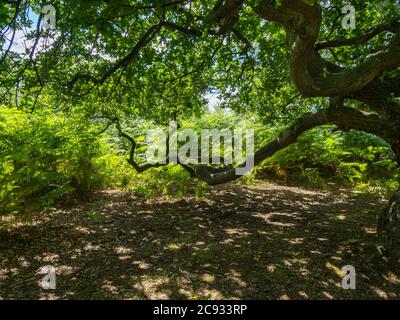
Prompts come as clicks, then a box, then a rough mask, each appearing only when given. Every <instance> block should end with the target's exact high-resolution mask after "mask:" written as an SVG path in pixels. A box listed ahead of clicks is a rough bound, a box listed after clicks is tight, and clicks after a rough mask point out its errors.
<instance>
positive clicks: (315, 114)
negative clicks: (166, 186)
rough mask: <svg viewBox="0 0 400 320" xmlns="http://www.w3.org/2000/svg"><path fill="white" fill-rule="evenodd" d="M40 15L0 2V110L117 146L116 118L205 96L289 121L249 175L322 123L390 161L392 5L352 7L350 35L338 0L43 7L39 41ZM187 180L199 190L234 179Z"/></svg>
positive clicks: (395, 84)
mask: <svg viewBox="0 0 400 320" xmlns="http://www.w3.org/2000/svg"><path fill="white" fill-rule="evenodd" d="M46 4H49V3H48V2H45V1H23V0H19V1H8V2H5V3H3V4H2V7H1V15H2V19H1V21H2V25H1V26H0V27H1V28H2V33H3V36H4V37H3V39H2V42H3V48H2V52H1V60H0V61H1V64H0V67H1V71H0V72H1V84H0V91H1V92H0V93H1V102H2V103H4V104H7V105H10V106H15V107H19V108H23V109H27V110H35V109H36V108H43V107H49V106H50V107H51V108H56V109H57V108H61V109H63V110H72V111H73V110H75V111H79V112H83V113H84V114H86V115H88V116H89V117H98V118H103V119H108V120H107V121H110V123H113V122H118V128H119V130H120V132H121V135H122V136H125V137H126V138H128V139H129V137H128V136H127V135H126V134H124V132H123V128H121V125H120V123H121V121H123V120H124V119H135V118H139V119H149V120H152V121H155V122H156V123H160V124H166V123H167V122H168V121H169V120H172V119H176V120H179V119H184V118H185V117H187V116H190V115H196V116H200V115H201V114H203V113H204V111H205V110H206V109H207V106H208V105H207V99H210V97H213V98H214V99H217V98H218V101H219V102H220V105H221V107H225V108H229V109H230V110H235V111H237V112H239V113H243V114H245V113H253V114H257V115H259V116H260V117H261V118H262V119H263V121H264V122H265V123H271V122H274V121H282V119H285V121H286V123H287V122H288V120H292V121H293V124H292V125H291V126H290V127H289V128H288V129H287V130H286V131H284V132H283V133H282V134H281V135H280V137H279V139H277V140H276V141H273V142H271V143H269V144H267V145H265V146H264V147H263V148H261V149H260V150H258V151H257V152H256V154H255V159H256V164H257V163H260V162H261V161H263V160H264V159H266V158H267V157H269V156H271V155H273V154H274V153H275V152H276V151H278V150H281V149H283V148H285V147H287V146H288V145H290V144H291V143H293V142H294V141H296V139H297V137H298V136H299V135H300V134H302V133H303V132H304V131H306V130H308V129H311V128H314V127H316V126H320V125H323V124H335V125H337V126H338V128H339V129H341V130H349V129H356V130H361V131H365V132H369V133H373V134H376V135H378V136H380V137H383V138H384V139H386V140H387V141H388V142H389V143H390V144H391V146H392V148H393V150H394V152H395V154H396V155H397V157H399V156H400V142H399V137H400V134H399V130H400V129H399V128H400V127H399V112H398V111H399V100H398V97H399V94H400V86H399V72H398V71H399V70H398V67H399V65H400V42H399V40H400V38H399V32H400V22H399V13H400V8H399V5H398V3H397V1H391V0H387V1H381V2H380V4H379V5H377V4H376V2H375V1H353V2H352V5H353V6H354V8H355V10H356V19H357V20H356V28H355V29H344V28H343V27H342V23H341V22H342V20H343V19H344V14H343V12H342V10H341V9H342V6H343V3H342V1H313V0H307V1H306V0H282V1H273V0H249V1H245V0H215V1H195V0H177V1H172V0H162V1H133V0H116V1H102V0H90V1H79V0H71V1H50V4H51V5H54V7H55V9H56V18H57V19H56V22H57V26H56V29H55V30H43V28H42V23H43V19H45V18H46V16H45V14H43V13H41V9H42V7H43V6H44V5H46ZM33 17H36V19H35V18H33ZM38 17H39V18H38ZM23 30H25V32H26V35H27V39H26V40H25V41H24V44H25V45H22V44H21V43H19V44H16V42H17V41H16V39H17V38H18V35H19V34H20V33H21V32H23ZM131 139H132V138H131ZM131 142H133V147H132V150H133V151H134V144H135V141H134V140H133V139H132V141H131ZM133 156H134V155H132V158H131V162H132V163H133V164H134V161H133V160H132V159H133ZM187 169H189V170H190V171H191V173H192V174H193V175H195V176H197V177H199V178H201V179H203V180H205V181H206V182H208V183H209V184H218V183H223V182H227V181H230V180H232V179H236V178H237V177H236V176H235V174H234V172H233V171H232V169H230V170H229V171H224V172H221V173H217V174H211V172H210V171H209V170H208V169H207V168H206V167H199V168H187Z"/></svg>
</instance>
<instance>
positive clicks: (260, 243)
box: [0, 0, 400, 299]
mask: <svg viewBox="0 0 400 320" xmlns="http://www.w3.org/2000/svg"><path fill="white" fill-rule="evenodd" d="M350 2H351V6H352V8H354V9H355V12H354V17H353V18H354V19H355V20H351V18H352V17H351V14H352V13H353V12H352V11H351V10H350V9H349V11H342V9H343V7H344V6H345V5H347V4H348V3H344V2H343V1H336V0H329V1H324V0H321V1H317V0H210V1H208V0H207V1H206V0H201V1H200V0H176V1H174V0H157V1H154V0H141V1H136V0H113V1H105V0H68V1H64V0H46V1H44V0H43V1H35V0H13V1H12V0H8V1H2V2H1V3H0V30H1V33H2V37H1V38H0V297H3V298H5V299H7V298H10V299H26V298H28V299H38V298H47V299H53V298H54V299H57V298H64V299H68V298H76V299H129V298H134V299H169V298H174V299H204V298H205V299H227V298H238V299H249V298H250V299H278V298H283V299H286V298H289V299H309V298H317V299H336V298H340V299H346V298H349V299H354V298H373V299H378V298H379V299H396V298H397V299H398V298H400V260H399V258H398V257H399V250H398V249H399V245H400V189H399V187H400V185H399V181H400V166H399V164H400V5H399V4H398V2H397V1H394V0H382V1H365V0H351V1H350ZM48 5H51V6H53V8H55V26H54V27H52V28H44V27H43V26H44V24H46V23H48V21H47V19H48V13H47V12H46V10H45V11H43V7H45V6H48ZM346 19H347V20H346ZM349 19H350V20H349ZM350 22H352V23H354V25H353V26H351V25H350V24H349V23H350ZM343 23H345V24H343ZM346 23H347V24H346ZM171 121H174V122H176V123H177V124H178V126H179V130H185V129H191V130H194V131H195V132H199V133H200V131H201V130H204V129H209V130H212V129H219V130H235V129H243V130H245V129H249V128H250V129H253V130H254V137H255V141H254V144H255V153H254V161H255V167H254V169H253V170H251V171H250V172H248V173H246V174H245V175H244V176H241V175H238V174H237V173H236V169H237V168H240V167H241V166H243V164H242V163H240V162H239V163H235V162H233V163H231V164H229V165H226V164H223V163H222V160H221V163H219V164H214V165H208V164H207V165H206V164H196V163H182V162H178V163H172V161H170V159H169V154H167V159H166V161H165V163H149V162H148V161H147V159H146V152H147V150H148V145H147V144H146V136H147V135H148V133H149V132H150V131H151V130H154V129H156V128H157V129H160V130H162V131H164V132H166V133H167V132H168V128H169V124H170V122H171ZM211 147H212V146H210V148H211ZM219 148H221V150H223V149H226V146H225V145H222V144H221V145H219ZM169 151H170V150H169V149H168V147H167V152H169ZM225 151H226V150H225ZM321 239H322V240H321ZM87 248H89V249H87ZM82 252H83V253H82ZM46 264H47V265H48V264H51V265H54V266H55V267H56V269H57V276H58V278H59V279H60V280H59V282H58V283H59V285H58V288H57V289H56V290H54V291H51V290H50V291H46V290H42V289H41V288H40V287H39V286H38V285H37V284H36V282H37V281H38V279H39V278H38V277H37V276H36V278H35V274H36V273H35V272H36V270H37V269H38V268H40V267H41V266H44V265H46ZM343 265H354V266H355V267H356V270H359V271H358V274H359V275H358V278H357V281H358V282H357V285H358V288H357V290H342V289H341V288H338V287H340V281H341V271H340V269H341V268H342V266H343ZM91 277H92V278H91ZM76 278H78V279H79V281H76ZM74 279H75V280H74ZM86 282H87V283H86ZM89 283H91V285H89ZM337 283H339V285H337ZM32 284H34V285H33V286H32ZM266 286H268V287H269V288H270V289H268V290H267V289H265V287H266ZM28 288H29V289H28ZM263 288H264V289H263Z"/></svg>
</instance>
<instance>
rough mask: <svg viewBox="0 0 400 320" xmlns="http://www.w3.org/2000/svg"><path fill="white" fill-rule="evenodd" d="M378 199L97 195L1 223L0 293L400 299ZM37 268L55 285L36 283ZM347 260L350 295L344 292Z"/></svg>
mask: <svg viewBox="0 0 400 320" xmlns="http://www.w3.org/2000/svg"><path fill="white" fill-rule="evenodd" d="M384 205H385V202H384V201H380V200H376V199H373V198H365V197H359V196H358V197H355V196H353V195H352V194H351V192H349V191H346V190H342V191H340V190H337V192H334V193H332V192H325V191H310V190H305V189H301V188H297V187H288V186H278V185H275V184H261V185H259V186H254V187H249V186H247V187H246V186H238V185H227V186H223V187H218V188H216V189H214V190H213V191H212V192H211V194H210V195H208V196H206V197H205V198H204V199H200V200H199V199H196V198H191V197H187V198H183V199H182V198H181V199H178V200H176V199H175V200H174V199H169V200H167V199H161V198H160V199H152V200H145V199H143V198H138V197H135V196H133V195H132V194H130V193H127V192H123V191H121V190H109V191H102V192H97V193H95V194H94V195H92V196H91V197H90V198H89V199H85V200H82V201H79V202H75V203H72V204H71V203H70V204H68V203H64V204H59V205H58V206H57V207H56V208H54V209H53V210H51V211H49V212H46V213H41V214H39V215H35V216H33V217H32V216H30V217H26V218H22V219H19V220H17V221H12V223H11V224H10V227H8V229H7V230H5V229H4V228H3V230H0V236H1V239H0V240H1V241H0V297H2V298H3V299H6V300H7V299H160V298H161V299H362V298H366V299H399V298H400V260H398V259H397V258H393V257H392V258H388V257H385V252H384V250H383V249H382V248H381V247H380V246H379V244H378V242H377V240H376V234H375V226H376V216H377V213H379V212H380V211H381V210H382V208H383V206H384ZM2 219H3V221H2V224H3V226H4V225H6V224H7V222H10V221H9V220H11V217H3V218H2ZM7 219H8V220H7ZM46 265H52V266H54V267H55V268H56V275H57V278H56V280H57V288H56V289H55V290H49V291H46V290H43V289H42V288H40V286H39V283H40V280H41V279H42V278H43V275H41V274H40V269H41V268H42V267H43V266H46ZM345 265H352V266H354V267H355V269H356V272H357V283H356V286H357V288H356V290H344V289H342V286H341V279H342V276H343V275H342V273H341V268H342V267H343V266H345Z"/></svg>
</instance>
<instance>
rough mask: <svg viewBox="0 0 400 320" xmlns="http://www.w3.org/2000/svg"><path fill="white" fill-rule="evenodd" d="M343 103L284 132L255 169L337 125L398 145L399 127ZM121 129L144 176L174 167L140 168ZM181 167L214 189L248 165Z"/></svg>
mask: <svg viewBox="0 0 400 320" xmlns="http://www.w3.org/2000/svg"><path fill="white" fill-rule="evenodd" d="M331 101H334V99H331ZM342 102H343V101H341V103H340V104H339V105H338V104H337V103H331V104H330V106H329V107H328V108H324V109H321V110H318V111H316V112H311V113H307V114H305V115H303V116H302V117H300V118H299V119H297V120H296V121H295V122H294V123H293V124H292V125H291V126H290V127H289V128H287V129H286V130H284V131H283V132H282V133H281V134H280V135H279V137H278V138H277V139H275V140H273V141H271V142H270V143H268V144H266V145H265V146H263V147H262V148H260V149H259V150H257V151H256V152H255V154H254V165H255V166H257V165H258V164H260V163H261V162H263V161H264V160H266V159H268V158H270V157H272V156H273V155H274V154H275V153H277V152H278V151H280V150H282V149H285V148H286V147H288V146H289V145H291V144H293V143H295V142H296V141H297V138H298V137H299V136H300V135H301V134H303V133H304V132H306V131H308V130H310V129H313V128H316V127H319V126H322V125H328V124H333V125H336V126H337V129H338V130H344V131H348V130H351V129H354V130H359V131H363V132H367V133H371V134H375V135H378V136H380V137H382V138H384V139H386V140H388V141H389V142H390V141H395V140H396V139H397V138H398V137H399V136H400V125H399V123H397V122H395V121H388V120H383V119H381V118H379V117H378V116H377V115H375V114H371V113H366V112H363V111H359V110H356V109H353V108H348V107H344V106H343V104H342ZM117 128H118V131H119V134H120V136H121V137H123V138H125V139H127V140H128V141H129V142H130V144H131V151H130V155H129V159H127V161H128V163H129V164H130V165H131V166H132V167H133V168H134V169H135V170H136V171H137V172H138V173H142V172H144V171H146V170H149V169H151V168H158V167H162V166H165V165H167V164H169V163H170V159H169V157H168V159H167V161H165V162H163V163H155V164H145V165H142V166H140V165H138V164H137V163H136V161H135V159H134V156H135V150H136V145H137V144H136V141H135V139H133V138H132V137H131V136H129V135H128V134H126V133H124V132H123V131H122V129H121V126H120V125H119V124H117ZM399 160H400V159H399ZM177 164H178V165H180V166H181V167H182V168H184V169H185V170H186V171H187V172H188V173H189V174H190V175H191V176H192V177H196V178H198V179H199V180H202V181H204V182H206V183H207V184H208V185H210V186H215V185H219V184H223V183H227V182H230V181H234V180H237V179H239V178H240V177H241V175H238V174H237V169H239V168H245V167H246V162H244V163H242V164H239V165H238V166H237V167H227V168H213V167H210V166H207V165H189V164H186V163H183V162H181V161H179V159H178V163H177Z"/></svg>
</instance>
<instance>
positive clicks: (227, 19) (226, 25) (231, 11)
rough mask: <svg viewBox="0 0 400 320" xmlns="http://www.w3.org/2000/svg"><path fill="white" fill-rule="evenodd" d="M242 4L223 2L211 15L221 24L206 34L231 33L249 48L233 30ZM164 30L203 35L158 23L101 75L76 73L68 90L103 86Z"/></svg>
mask: <svg viewBox="0 0 400 320" xmlns="http://www.w3.org/2000/svg"><path fill="white" fill-rule="evenodd" d="M243 3H244V0H230V1H227V2H226V3H225V2H224V3H223V4H222V5H221V6H220V7H217V8H216V9H215V10H216V12H215V13H214V15H213V20H215V21H216V22H221V21H223V24H222V25H221V26H220V27H218V29H217V30H214V29H211V30H208V31H207V33H208V34H209V35H212V36H222V35H225V34H226V33H227V32H228V31H229V32H231V33H232V34H233V35H234V36H235V38H236V39H238V41H240V42H242V43H243V44H244V45H245V46H246V48H248V47H250V46H251V44H250V42H249V41H248V40H247V39H246V38H245V37H244V36H243V35H242V34H241V33H240V31H239V30H238V29H236V28H234V25H235V23H236V21H237V14H238V11H239V10H240V7H241V6H242V4H243ZM162 28H165V29H167V30H170V31H175V32H179V33H182V34H184V35H187V36H193V37H200V36H202V35H203V31H201V30H198V29H195V28H192V27H184V26H180V25H178V24H176V23H174V22H168V21H161V22H160V23H158V24H156V25H153V26H151V27H150V28H149V29H148V30H147V31H146V32H145V33H144V35H143V36H142V37H141V38H140V39H139V41H138V42H137V43H136V45H135V46H134V47H133V49H132V50H131V51H130V52H129V53H128V54H127V55H126V56H125V57H124V58H122V59H120V60H118V61H117V62H116V63H115V64H113V65H112V66H111V67H110V68H109V69H107V71H106V72H104V73H103V74H101V75H97V76H96V75H93V74H90V73H78V74H76V75H75V76H74V77H73V78H72V79H71V80H70V81H69V83H68V86H69V87H70V88H73V87H74V85H75V83H76V82H77V81H79V80H86V81H89V82H92V83H93V84H95V85H99V84H100V85H101V84H103V83H104V82H105V81H106V80H107V79H108V78H109V77H110V76H111V75H113V74H114V73H115V72H116V71H118V70H119V69H121V68H126V67H127V66H128V65H130V64H131V63H133V62H134V61H135V60H136V59H137V58H138V57H139V54H140V51H141V50H142V49H143V48H144V47H145V46H146V45H148V44H149V43H150V42H151V41H152V40H153V39H154V37H155V36H156V35H157V33H158V32H159V31H160V30H161V29H162Z"/></svg>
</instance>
